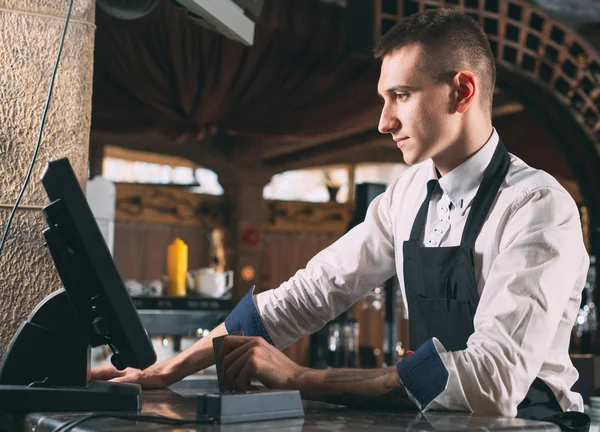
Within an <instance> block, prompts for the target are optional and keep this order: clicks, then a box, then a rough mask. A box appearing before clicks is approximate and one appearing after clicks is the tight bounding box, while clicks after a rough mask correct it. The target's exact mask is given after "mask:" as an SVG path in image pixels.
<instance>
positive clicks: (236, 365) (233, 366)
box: [223, 346, 252, 390]
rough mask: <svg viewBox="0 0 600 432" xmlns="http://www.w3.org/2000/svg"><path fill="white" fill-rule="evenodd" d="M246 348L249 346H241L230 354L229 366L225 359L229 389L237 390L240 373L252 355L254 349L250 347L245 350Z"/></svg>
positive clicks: (226, 382)
mask: <svg viewBox="0 0 600 432" xmlns="http://www.w3.org/2000/svg"><path fill="white" fill-rule="evenodd" d="M244 348H247V347H246V346H241V347H239V348H237V349H236V350H235V351H233V352H232V353H231V354H230V355H229V356H228V360H229V361H228V362H227V366H226V363H225V361H223V368H224V370H225V386H226V387H227V390H236V384H237V378H238V375H239V373H240V371H241V370H242V368H243V367H244V366H245V365H246V362H247V361H248V360H249V359H250V357H251V356H252V351H251V350H249V349H245V350H244ZM242 350H244V351H242ZM232 359H233V361H232Z"/></svg>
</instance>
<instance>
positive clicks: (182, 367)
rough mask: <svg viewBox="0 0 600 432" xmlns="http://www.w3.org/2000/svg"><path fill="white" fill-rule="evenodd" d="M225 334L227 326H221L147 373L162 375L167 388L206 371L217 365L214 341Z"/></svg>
mask: <svg viewBox="0 0 600 432" xmlns="http://www.w3.org/2000/svg"><path fill="white" fill-rule="evenodd" d="M225 334H227V330H226V329H225V324H220V325H219V326H217V327H215V328H214V329H213V330H212V331H211V332H210V333H209V334H208V335H206V336H204V337H203V338H201V339H199V340H198V341H197V342H196V343H194V345H192V346H191V347H189V348H188V349H186V350H185V351H183V352H181V353H180V354H178V355H176V356H175V357H173V358H170V359H168V360H165V361H163V362H161V363H157V364H155V365H153V366H151V367H150V368H148V369H147V371H148V373H150V374H157V375H160V377H161V379H162V380H163V381H164V385H165V386H170V385H171V384H173V383H176V382H177V381H181V380H182V379H183V378H185V377H186V376H188V375H191V374H193V373H196V372H198V371H200V370H202V369H206V368H207V367H209V366H212V365H213V364H214V363H215V358H214V353H213V347H212V340H213V338H215V337H218V336H223V335H225Z"/></svg>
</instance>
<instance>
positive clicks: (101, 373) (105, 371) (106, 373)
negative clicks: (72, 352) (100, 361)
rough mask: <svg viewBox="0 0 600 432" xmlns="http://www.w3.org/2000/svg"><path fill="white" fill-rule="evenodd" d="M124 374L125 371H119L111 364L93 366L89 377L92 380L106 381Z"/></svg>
mask: <svg viewBox="0 0 600 432" xmlns="http://www.w3.org/2000/svg"><path fill="white" fill-rule="evenodd" d="M124 374H125V371H120V370H118V369H117V368H115V367H114V366H113V365H111V364H107V365H103V366H98V367H95V368H93V369H92V370H91V378H92V379H93V380H99V381H106V380H110V379H113V378H116V377H118V376H122V375H124Z"/></svg>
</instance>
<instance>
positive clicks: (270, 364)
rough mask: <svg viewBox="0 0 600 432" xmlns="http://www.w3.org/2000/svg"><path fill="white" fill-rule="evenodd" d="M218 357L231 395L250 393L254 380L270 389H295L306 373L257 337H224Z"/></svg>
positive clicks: (226, 386) (304, 369)
mask: <svg viewBox="0 0 600 432" xmlns="http://www.w3.org/2000/svg"><path fill="white" fill-rule="evenodd" d="M221 353H222V354H221V358H222V359H223V360H222V361H223V365H222V366H223V371H224V373H223V378H224V379H225V380H226V384H225V388H227V390H230V391H231V390H234V391H247V390H250V389H251V388H252V387H251V385H250V380H251V379H253V378H255V379H257V380H258V381H260V382H261V383H262V384H263V385H264V386H265V387H267V388H270V389H298V388H299V386H300V380H301V377H302V374H303V373H304V372H305V371H306V370H307V369H306V368H303V367H301V366H299V365H297V364H296V363H294V362H293V361H292V360H290V359H289V358H288V357H287V356H286V355H285V354H283V353H282V352H281V351H279V350H278V349H277V348H275V347H274V346H272V345H270V344H269V343H268V342H266V341H265V340H264V339H263V338H260V337H246V336H227V337H226V338H225V340H224V342H223V346H222V347H221Z"/></svg>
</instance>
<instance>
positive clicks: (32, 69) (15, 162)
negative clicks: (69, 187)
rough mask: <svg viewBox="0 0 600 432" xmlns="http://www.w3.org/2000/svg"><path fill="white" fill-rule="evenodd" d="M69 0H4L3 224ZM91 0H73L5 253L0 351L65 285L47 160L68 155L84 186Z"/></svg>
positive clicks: (0, 48) (0, 40)
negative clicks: (51, 240) (52, 234)
mask: <svg viewBox="0 0 600 432" xmlns="http://www.w3.org/2000/svg"><path fill="white" fill-rule="evenodd" d="M67 9H68V0H0V229H1V230H2V231H4V227H5V226H6V222H7V220H8V216H9V214H10V211H11V210H10V208H9V206H10V205H11V204H13V203H14V202H15V200H16V198H17V196H18V194H19V191H20V188H21V185H22V183H23V180H24V178H25V175H26V172H27V169H28V167H29V163H30V161H31V157H32V155H33V151H34V148H35V144H36V140H37V134H38V129H39V124H40V121H41V116H42V110H43V107H44V103H45V100H46V94H47V89H48V85H49V82H50V78H51V75H52V70H53V67H54V63H55V60H56V55H57V52H58V46H59V42H60V37H61V34H62V29H63V25H64V20H65V17H66V13H67ZM94 13H95V1H94V0H75V2H74V6H73V12H72V14H71V22H70V24H69V29H68V33H67V36H66V39H65V45H64V49H63V53H62V58H61V62H60V66H59V70H58V74H57V77H56V81H55V86H54V93H53V96H52V102H51V105H50V110H49V113H48V116H47V118H46V126H45V129H44V135H43V140H42V145H41V149H40V151H39V153H38V157H37V163H36V165H35V168H34V171H33V174H32V177H31V180H30V184H29V186H28V188H27V191H26V193H25V195H24V197H23V200H22V201H21V205H23V206H32V207H34V208H32V209H19V210H18V211H17V213H16V216H15V219H14V221H13V225H12V228H11V232H10V235H9V238H8V241H7V244H6V245H5V248H4V251H3V252H2V255H1V256H0V355H2V354H4V353H5V351H6V348H7V345H8V343H9V342H10V339H11V338H12V336H13V334H14V332H15V330H16V329H17V327H18V326H19V324H20V323H21V322H22V321H23V320H24V319H26V317H27V316H28V315H29V313H30V312H31V311H32V309H33V308H34V307H35V305H36V304H37V303H38V302H39V301H40V300H41V299H43V298H44V297H45V296H46V295H47V294H49V293H51V292H52V291H54V290H56V289H57V288H59V287H60V281H59V279H58V276H57V274H56V272H55V270H54V266H53V265H52V262H51V259H50V256H49V253H48V251H47V250H46V249H45V248H44V247H43V237H42V230H43V229H44V227H45V221H44V219H43V217H42V215H41V211H40V209H39V207H41V206H43V205H45V204H47V197H46V195H45V193H44V190H43V188H42V185H41V183H40V181H39V178H40V174H41V172H42V170H43V168H44V166H45V164H46V162H47V161H49V160H53V159H58V158H61V157H68V158H69V160H70V161H71V164H72V165H73V168H74V169H75V172H76V174H77V176H78V178H79V180H80V183H81V185H82V187H85V182H86V179H87V169H88V143H89V132H90V119H91V97H92V72H93V71H92V68H93V49H94V33H95V26H94Z"/></svg>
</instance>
